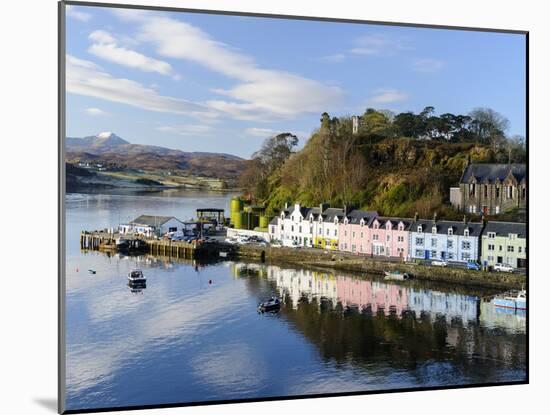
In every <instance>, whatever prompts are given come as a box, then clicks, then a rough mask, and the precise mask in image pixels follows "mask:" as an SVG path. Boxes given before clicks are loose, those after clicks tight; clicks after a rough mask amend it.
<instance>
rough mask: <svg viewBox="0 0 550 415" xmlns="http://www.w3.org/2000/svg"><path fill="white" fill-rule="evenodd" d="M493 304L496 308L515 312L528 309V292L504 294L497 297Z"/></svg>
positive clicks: (492, 301)
mask: <svg viewBox="0 0 550 415" xmlns="http://www.w3.org/2000/svg"><path fill="white" fill-rule="evenodd" d="M491 303H493V305H494V306H495V307H501V308H510V309H513V310H526V309H527V291H525V290H521V291H508V292H505V293H504V294H500V295H497V296H495V297H494V298H493V299H492V300H491Z"/></svg>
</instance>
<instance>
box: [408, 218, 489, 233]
mask: <svg viewBox="0 0 550 415" xmlns="http://www.w3.org/2000/svg"><path fill="white" fill-rule="evenodd" d="M418 226H422V232H424V233H432V227H433V226H434V221H433V220H432V219H419V220H417V221H413V222H412V224H411V226H410V230H411V232H417V229H418ZM435 226H436V227H437V233H438V234H440V235H447V232H448V230H449V227H452V228H453V234H454V235H464V230H465V229H466V228H468V230H469V231H470V236H479V235H481V230H482V229H483V224H482V223H480V222H478V223H475V222H466V224H465V223H464V222H463V221H451V220H438V221H436V222H435Z"/></svg>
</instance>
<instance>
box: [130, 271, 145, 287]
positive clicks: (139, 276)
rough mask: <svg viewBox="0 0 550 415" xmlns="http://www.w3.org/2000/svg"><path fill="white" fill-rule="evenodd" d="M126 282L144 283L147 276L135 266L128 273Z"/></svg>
mask: <svg viewBox="0 0 550 415" xmlns="http://www.w3.org/2000/svg"><path fill="white" fill-rule="evenodd" d="M128 282H129V283H130V284H133V285H140V284H145V283H146V282H147V278H145V276H144V275H143V271H142V270H140V269H137V268H136V269H133V270H132V271H130V273H129V274H128Z"/></svg>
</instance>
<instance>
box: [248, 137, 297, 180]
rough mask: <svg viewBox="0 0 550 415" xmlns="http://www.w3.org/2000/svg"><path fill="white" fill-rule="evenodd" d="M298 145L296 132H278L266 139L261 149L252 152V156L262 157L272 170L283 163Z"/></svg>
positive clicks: (269, 169)
mask: <svg viewBox="0 0 550 415" xmlns="http://www.w3.org/2000/svg"><path fill="white" fill-rule="evenodd" d="M297 145H298V137H296V136H295V135H294V134H291V133H281V134H277V135H274V136H273V137H269V138H268V139H266V140H265V141H264V143H263V144H262V147H261V148H260V150H258V151H257V152H256V153H254V154H252V158H258V159H260V160H261V161H262V163H263V164H264V166H266V167H267V170H268V171H269V172H271V171H273V170H274V169H276V168H278V167H281V166H282V165H283V163H284V162H285V160H286V159H287V158H288V157H290V155H291V154H292V152H293V149H294V147H296V146H297Z"/></svg>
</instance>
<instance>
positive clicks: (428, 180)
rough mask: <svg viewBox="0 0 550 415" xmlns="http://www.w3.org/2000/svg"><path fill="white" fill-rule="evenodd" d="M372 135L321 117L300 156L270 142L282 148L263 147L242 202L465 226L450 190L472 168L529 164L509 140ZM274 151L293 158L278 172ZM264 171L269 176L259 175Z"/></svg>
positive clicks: (285, 145) (271, 209)
mask: <svg viewBox="0 0 550 415" xmlns="http://www.w3.org/2000/svg"><path fill="white" fill-rule="evenodd" d="M388 125H389V126H390V127H393V125H392V124H391V123H390V122H388ZM372 131H373V129H372V128H371V129H370V130H367V131H361V130H359V132H357V133H352V129H351V121H350V119H349V118H347V119H346V118H342V119H332V120H330V119H329V118H328V115H327V116H326V117H325V115H324V116H323V119H322V124H321V128H319V129H318V130H317V131H316V132H315V133H314V134H313V135H312V136H311V138H310V139H309V140H308V142H307V143H306V145H305V146H304V148H303V149H302V150H300V151H298V152H292V151H289V150H291V148H292V145H293V144H289V143H290V141H289V140H288V138H287V139H286V142H285V141H284V138H283V135H281V136H279V137H275V138H273V139H272V140H275V141H276V140H277V139H278V140H279V141H278V142H276V143H275V142H272V143H266V144H264V149H265V150H264V151H263V152H262V151H260V152H259V154H258V156H257V157H256V158H254V159H253V160H252V161H251V163H252V164H254V163H256V167H255V170H256V173H254V174H252V173H253V172H252V171H247V172H245V173H244V174H243V176H242V177H241V184H242V185H243V187H245V188H246V192H247V193H246V195H245V196H247V197H249V198H251V199H253V200H254V202H255V203H260V204H262V203H263V204H265V205H266V206H267V209H268V213H271V214H273V213H275V212H277V211H278V210H279V209H280V208H281V207H282V206H284V204H285V202H290V203H293V202H294V201H299V202H300V203H302V204H304V205H307V206H316V205H319V204H320V203H325V202H328V203H330V204H331V205H333V206H344V205H347V206H348V207H355V208H361V209H366V210H377V211H378V212H379V213H380V214H381V215H387V216H405V217H412V216H414V214H415V213H419V214H420V215H421V216H424V217H431V216H432V215H433V214H434V212H437V213H438V215H439V216H440V217H446V218H448V219H461V218H462V217H463V213H459V212H457V211H455V210H454V209H453V208H452V207H451V205H450V203H449V188H450V187H452V186H457V185H458V182H459V180H460V177H461V175H462V172H463V170H464V168H465V167H466V166H467V165H468V162H469V161H470V162H472V163H473V162H481V163H497V162H498V163H506V162H508V161H513V162H520V163H521V162H525V153H524V151H522V150H521V149H520V148H519V147H514V148H512V146H511V144H509V143H508V142H507V141H505V140H504V139H503V140H501V141H500V142H495V140H493V141H489V140H486V141H485V142H483V141H482V140H481V139H478V137H475V136H474V137H473V138H470V137H468V138H467V141H463V142H457V141H455V142H451V141H450V140H446V139H430V138H414V137H404V136H395V135H396V134H395V130H392V131H390V133H385V134H382V133H380V132H379V131H377V132H376V133H373V132H372ZM392 135H393V136H392ZM273 148H278V149H283V153H284V154H288V156H285V158H284V161H283V162H282V163H280V164H279V165H277V166H276V167H266V166H269V164H268V163H269V162H272V160H273V158H272V156H271V155H270V154H272V153H273ZM266 160H267V161H266ZM262 167H264V172H265V171H267V174H265V175H264V176H262V175H261V174H259V173H258V171H262ZM249 170H250V169H249ZM511 214H513V212H512V213H511Z"/></svg>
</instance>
